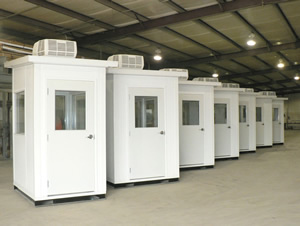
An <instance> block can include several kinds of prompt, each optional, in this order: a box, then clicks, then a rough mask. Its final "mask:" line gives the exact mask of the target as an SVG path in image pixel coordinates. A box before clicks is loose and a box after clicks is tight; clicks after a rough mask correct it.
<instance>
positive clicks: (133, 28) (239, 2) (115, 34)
mask: <svg viewBox="0 0 300 226" xmlns="http://www.w3.org/2000/svg"><path fill="white" fill-rule="evenodd" d="M35 1H37V0H35ZM287 1H289V0H264V5H268V4H275V3H281V2H287ZM256 6H262V1H261V0H248V1H245V0H235V1H232V2H226V3H223V4H222V7H223V10H222V9H220V7H219V5H218V4H216V5H212V6H207V7H203V8H199V9H194V10H190V11H187V12H183V13H179V14H175V15H170V16H165V17H160V18H157V19H153V20H149V21H145V22H140V23H137V24H133V25H129V26H125V27H120V28H116V29H114V30H111V31H105V32H100V33H97V34H93V35H89V36H86V37H83V38H80V39H79V40H78V41H79V43H81V44H92V43H97V42H100V41H103V40H107V39H115V38H119V37H123V36H127V35H130V34H134V33H137V32H142V31H146V30H150V29H154V28H160V27H164V26H168V25H171V24H175V23H179V22H183V21H189V20H196V19H199V18H201V17H204V16H211V15H216V14H220V13H224V12H233V11H237V10H241V9H245V8H249V7H256Z"/></svg>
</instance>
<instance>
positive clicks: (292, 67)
mask: <svg viewBox="0 0 300 226" xmlns="http://www.w3.org/2000/svg"><path fill="white" fill-rule="evenodd" d="M297 69H300V65H292V66H286V67H284V68H282V69H277V68H270V69H266V70H260V71H252V72H245V73H239V74H231V75H223V76H222V78H223V79H233V78H245V77H251V76H255V75H264V74H270V73H274V72H282V71H291V70H297Z"/></svg>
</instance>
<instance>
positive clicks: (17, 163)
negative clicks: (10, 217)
mask: <svg viewBox="0 0 300 226" xmlns="http://www.w3.org/2000/svg"><path fill="white" fill-rule="evenodd" d="M13 70H14V72H13V92H14V105H13V106H14V107H13V112H14V113H13V115H14V126H13V128H14V130H13V140H14V141H13V142H14V145H13V146H14V166H13V167H14V185H15V186H17V187H18V188H19V189H20V190H22V191H23V192H24V193H26V194H27V195H29V196H30V197H33V196H34V165H33V164H34V145H33V121H34V115H33V66H32V65H29V66H24V67H19V68H14V69H13ZM21 93H24V121H23V122H21V119H20V118H19V117H18V116H17V115H19V114H20V113H21V112H22V109H21V106H20V105H19V104H18V103H20V102H18V101H17V100H16V98H17V95H18V96H19V95H20V94H21ZM17 105H18V106H17ZM17 118H18V119H17ZM20 123H21V124H22V123H24V124H23V125H24V130H23V131H22V129H21V130H20ZM17 124H18V125H17ZM17 127H18V129H17Z"/></svg>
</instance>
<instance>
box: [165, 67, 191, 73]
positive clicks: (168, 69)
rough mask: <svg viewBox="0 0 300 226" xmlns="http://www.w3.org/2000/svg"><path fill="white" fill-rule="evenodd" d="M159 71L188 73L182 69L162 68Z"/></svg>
mask: <svg viewBox="0 0 300 226" xmlns="http://www.w3.org/2000/svg"><path fill="white" fill-rule="evenodd" d="M160 71H177V72H189V71H188V69H183V68H163V69H160Z"/></svg>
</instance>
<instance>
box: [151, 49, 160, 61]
mask: <svg viewBox="0 0 300 226" xmlns="http://www.w3.org/2000/svg"><path fill="white" fill-rule="evenodd" d="M153 59H154V60H156V61H160V60H162V56H161V50H160V49H157V50H155V55H154V56H153Z"/></svg>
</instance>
